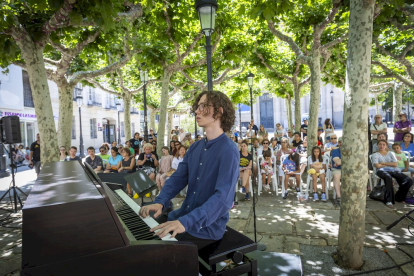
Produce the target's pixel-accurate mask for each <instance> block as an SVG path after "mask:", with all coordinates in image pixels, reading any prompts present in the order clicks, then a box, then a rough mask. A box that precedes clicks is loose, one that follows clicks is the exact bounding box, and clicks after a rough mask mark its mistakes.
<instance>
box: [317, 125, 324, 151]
mask: <svg viewBox="0 0 414 276" xmlns="http://www.w3.org/2000/svg"><path fill="white" fill-rule="evenodd" d="M322 133H323V127H318V147H321V148H323V138H322Z"/></svg>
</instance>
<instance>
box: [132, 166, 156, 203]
mask: <svg viewBox="0 0 414 276" xmlns="http://www.w3.org/2000/svg"><path fill="white" fill-rule="evenodd" d="M124 179H125V180H126V182H128V183H129V186H131V188H132V189H133V190H134V191H135V192H136V193H137V194H138V195H139V197H141V206H144V196H145V195H146V194H148V193H150V192H152V191H153V190H155V189H156V188H157V185H155V183H154V181H152V180H151V178H149V176H148V175H147V174H146V173H145V172H144V171H140V170H138V171H136V172H134V173H129V174H127V175H126V176H124Z"/></svg>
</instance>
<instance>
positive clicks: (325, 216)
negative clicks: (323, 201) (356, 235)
mask: <svg viewBox="0 0 414 276" xmlns="http://www.w3.org/2000/svg"><path fill="white" fill-rule="evenodd" d="M314 212H315V218H316V220H322V221H330V222H338V223H339V212H340V211H339V210H321V209H315V210H314Z"/></svg>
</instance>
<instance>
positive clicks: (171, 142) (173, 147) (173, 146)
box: [170, 141, 175, 156]
mask: <svg viewBox="0 0 414 276" xmlns="http://www.w3.org/2000/svg"><path fill="white" fill-rule="evenodd" d="M174 149H175V142H174V141H170V155H172V156H174V154H173V151H174Z"/></svg>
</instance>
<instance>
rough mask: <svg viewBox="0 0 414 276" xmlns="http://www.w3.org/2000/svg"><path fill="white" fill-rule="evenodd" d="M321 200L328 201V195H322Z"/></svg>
mask: <svg viewBox="0 0 414 276" xmlns="http://www.w3.org/2000/svg"><path fill="white" fill-rule="evenodd" d="M321 200H322V201H326V194H325V193H322V195H321Z"/></svg>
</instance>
